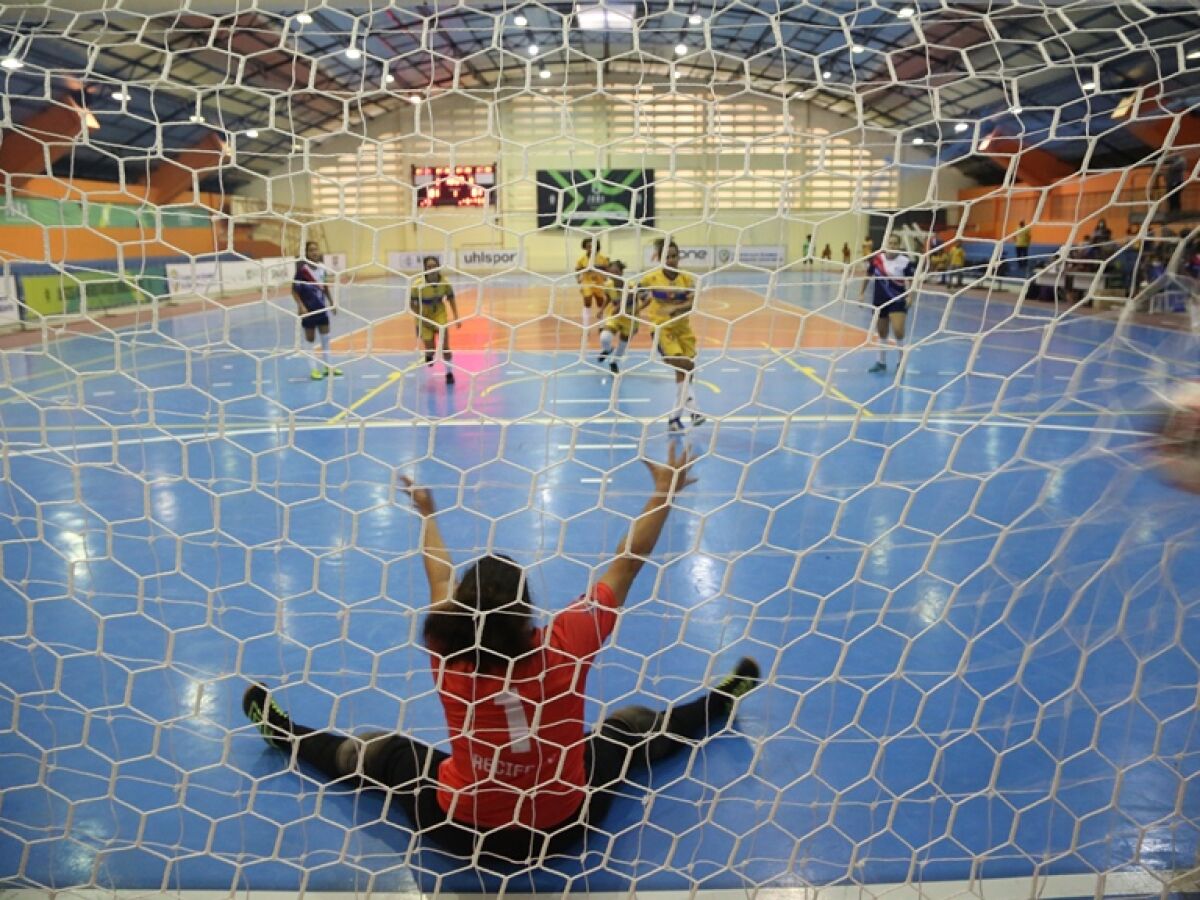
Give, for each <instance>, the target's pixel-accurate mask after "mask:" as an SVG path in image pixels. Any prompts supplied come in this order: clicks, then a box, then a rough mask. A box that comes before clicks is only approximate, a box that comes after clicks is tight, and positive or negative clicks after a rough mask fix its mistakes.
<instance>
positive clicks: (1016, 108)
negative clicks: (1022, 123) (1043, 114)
mask: <svg viewBox="0 0 1200 900" xmlns="http://www.w3.org/2000/svg"><path fill="white" fill-rule="evenodd" d="M1023 112H1025V108H1024V107H1022V106H1014V107H1013V108H1012V114H1013V115H1014V116H1019V115H1020V114H1021V113H1023Z"/></svg>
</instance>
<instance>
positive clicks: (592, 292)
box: [579, 281, 608, 306]
mask: <svg viewBox="0 0 1200 900" xmlns="http://www.w3.org/2000/svg"><path fill="white" fill-rule="evenodd" d="M579 293H580V296H582V297H583V299H584V300H590V301H591V302H592V303H594V304H596V305H597V306H603V305H604V304H605V303H607V302H608V292H607V291H606V290H605V289H604V285H603V284H588V283H587V282H586V281H585V282H584V283H583V284H581V285H579Z"/></svg>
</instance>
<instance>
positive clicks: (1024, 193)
mask: <svg viewBox="0 0 1200 900" xmlns="http://www.w3.org/2000/svg"><path fill="white" fill-rule="evenodd" d="M1153 177H1154V169H1153V168H1152V167H1150V166H1141V167H1138V168H1135V169H1126V170H1123V171H1119V172H1101V173H1098V174H1095V175H1086V176H1080V177H1076V178H1072V179H1071V180H1070V181H1067V182H1064V183H1063V184H1059V185H1055V186H1053V187H1050V188H1034V187H1029V186H1027V185H1017V186H1016V187H1014V188H1007V187H1004V186H990V187H977V188H966V189H965V190H962V191H959V193H958V199H959V202H961V203H963V204H965V208H964V213H963V217H962V219H963V224H962V225H961V233H962V236H963V237H966V238H987V239H996V240H1006V239H1007V240H1011V239H1012V237H1013V235H1014V234H1016V232H1017V229H1018V228H1019V223H1020V222H1021V221H1022V220H1024V221H1025V222H1027V223H1028V224H1029V225H1030V226H1031V227H1032V228H1033V234H1032V237H1033V241H1034V243H1042V244H1077V243H1083V242H1084V241H1086V240H1087V237H1088V235H1089V234H1091V233H1092V231H1093V229H1094V228H1095V226H1096V223H1097V222H1098V221H1099V220H1100V219H1104V220H1105V221H1106V223H1107V225H1108V227H1109V230H1110V231H1111V232H1112V233H1113V235H1115V236H1120V235H1122V234H1124V233H1125V229H1126V227H1127V226H1128V225H1129V222H1130V217H1131V215H1133V214H1136V215H1137V218H1138V219H1139V220H1140V219H1142V218H1144V215H1145V213H1146V212H1147V210H1148V203H1147V199H1148V197H1149V196H1153V194H1152V192H1151V191H1150V188H1149V186H1150V182H1151V180H1152V178H1153Z"/></svg>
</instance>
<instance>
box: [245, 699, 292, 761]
mask: <svg viewBox="0 0 1200 900" xmlns="http://www.w3.org/2000/svg"><path fill="white" fill-rule="evenodd" d="M242 712H244V713H245V714H246V718H247V719H249V720H250V721H251V722H253V723H254V724H255V725H257V726H258V730H259V731H260V732H261V733H262V736H263V739H264V740H265V741H266V742H267V743H268V744H270V745H271V746H272V747H275V748H276V749H278V750H286V749H288V746H289V742H290V738H291V737H292V720H291V717H290V716H289V715H288V714H287V713H286V712H284V709H283V707H282V706H280V705H279V704H278V703H276V702H275V700H274V699H273V698H272V697H271V695H270V694H269V693H268V692H267V689H266V687H264V686H263V685H261V684H252V685H250V687H248V688H246V693H244V694H243V695H242Z"/></svg>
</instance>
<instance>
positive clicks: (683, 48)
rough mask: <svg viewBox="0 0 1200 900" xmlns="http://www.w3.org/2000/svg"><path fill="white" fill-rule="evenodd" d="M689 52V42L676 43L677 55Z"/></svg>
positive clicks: (685, 54) (684, 54)
mask: <svg viewBox="0 0 1200 900" xmlns="http://www.w3.org/2000/svg"><path fill="white" fill-rule="evenodd" d="M687 52H688V45H687V44H676V45H675V55H676V56H687Z"/></svg>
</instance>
